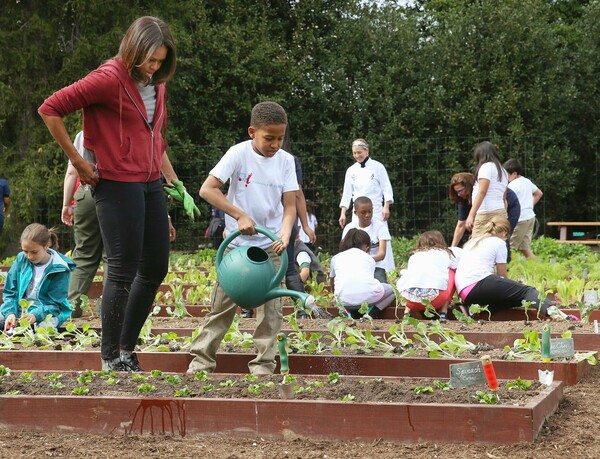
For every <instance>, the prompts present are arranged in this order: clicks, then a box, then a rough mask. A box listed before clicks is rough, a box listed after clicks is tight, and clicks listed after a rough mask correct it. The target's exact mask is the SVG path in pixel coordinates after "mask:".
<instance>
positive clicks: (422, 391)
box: [412, 386, 433, 394]
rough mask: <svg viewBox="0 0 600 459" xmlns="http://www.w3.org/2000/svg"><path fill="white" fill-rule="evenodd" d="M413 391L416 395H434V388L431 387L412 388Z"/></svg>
mask: <svg viewBox="0 0 600 459" xmlns="http://www.w3.org/2000/svg"><path fill="white" fill-rule="evenodd" d="M412 390H413V392H414V393H415V394H432V393H433V387H431V386H414V387H413V388H412Z"/></svg>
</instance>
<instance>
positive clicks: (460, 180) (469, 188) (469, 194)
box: [448, 172, 475, 205]
mask: <svg viewBox="0 0 600 459" xmlns="http://www.w3.org/2000/svg"><path fill="white" fill-rule="evenodd" d="M473 183H475V176H474V175H473V174H471V173H470V172H459V173H457V174H454V175H453V176H452V178H451V179H450V185H449V186H448V197H449V198H450V199H452V201H454V204H457V205H458V204H460V202H461V201H463V200H465V199H466V200H467V201H468V202H469V204H471V199H472V198H473ZM455 185H461V186H464V187H465V195H464V196H463V197H461V196H459V195H458V194H456V191H455V190H454V186H455Z"/></svg>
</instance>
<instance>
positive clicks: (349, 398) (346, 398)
mask: <svg viewBox="0 0 600 459" xmlns="http://www.w3.org/2000/svg"><path fill="white" fill-rule="evenodd" d="M355 398H356V397H355V396H354V395H352V394H346V395H344V396H343V397H338V398H337V399H336V400H338V401H341V402H352V401H354V399H355Z"/></svg>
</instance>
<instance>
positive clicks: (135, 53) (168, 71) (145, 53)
mask: <svg viewBox="0 0 600 459" xmlns="http://www.w3.org/2000/svg"><path fill="white" fill-rule="evenodd" d="M161 46H164V47H165V48H167V57H166V58H165V60H164V61H163V63H162V64H161V66H160V68H159V69H158V70H157V71H156V72H155V73H154V75H152V84H154V85H158V84H160V83H165V82H167V81H168V80H169V79H170V78H171V77H172V76H173V74H174V73H175V66H176V63H177V56H176V49H175V40H174V39H173V35H172V34H171V31H170V30H169V27H168V26H167V24H165V22H164V21H162V20H161V19H159V18H156V17H153V16H142V17H140V18H138V19H136V20H135V21H134V22H133V23H132V24H131V25H130V26H129V29H127V32H125V35H124V36H123V40H121V46H120V47H119V53H118V54H117V56H116V57H118V58H120V59H121V60H122V61H123V64H125V68H127V72H129V74H130V75H131V77H132V78H133V79H134V80H135V81H138V82H141V83H143V82H145V81H146V78H147V77H146V76H145V75H142V74H141V73H140V70H139V66H140V65H141V64H143V63H144V62H146V61H147V60H148V59H150V57H152V55H153V54H154V53H155V52H156V50H157V49H158V48H160V47H161Z"/></svg>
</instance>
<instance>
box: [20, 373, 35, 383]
mask: <svg viewBox="0 0 600 459" xmlns="http://www.w3.org/2000/svg"><path fill="white" fill-rule="evenodd" d="M19 381H21V382H24V383H33V382H35V377H34V376H33V373H31V372H27V371H24V372H22V373H21V374H20V375H19Z"/></svg>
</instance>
